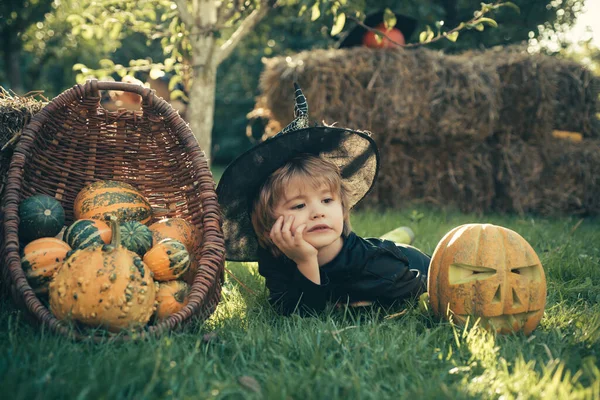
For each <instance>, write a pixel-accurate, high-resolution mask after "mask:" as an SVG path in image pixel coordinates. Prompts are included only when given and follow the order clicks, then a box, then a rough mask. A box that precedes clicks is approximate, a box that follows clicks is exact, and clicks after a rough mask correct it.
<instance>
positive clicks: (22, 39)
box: [0, 0, 597, 164]
mask: <svg viewBox="0 0 600 400" xmlns="http://www.w3.org/2000/svg"><path fill="white" fill-rule="evenodd" d="M587 1H590V0H587ZM91 2H92V0H79V1H76V0H13V1H8V2H2V4H1V5H0V38H1V39H2V43H3V46H2V48H1V49H0V53H1V55H2V57H1V58H0V86H3V87H5V88H10V89H13V90H15V91H16V92H17V93H20V94H22V93H25V92H28V91H33V90H42V91H44V94H45V96H46V97H48V98H52V97H54V96H56V95H57V94H59V93H60V92H62V91H63V90H65V89H67V88H69V87H71V86H72V85H73V84H75V74H76V72H75V71H73V69H72V67H73V65H75V64H77V63H83V64H85V65H89V66H91V67H97V66H98V62H99V60H100V59H102V58H109V59H111V60H112V61H113V62H115V63H121V64H123V65H128V63H129V60H131V59H136V58H148V59H151V60H153V61H155V62H160V61H162V60H163V59H164V55H163V49H162V46H161V45H160V38H148V37H146V35H144V34H143V33H141V32H133V31H132V30H131V29H129V28H128V27H127V26H126V25H121V24H120V23H118V22H116V21H113V22H112V23H111V22H110V20H109V23H106V22H105V25H104V26H101V25H96V26H94V25H93V24H84V23H83V22H82V21H83V20H85V19H86V18H87V19H89V17H90V15H89V13H88V12H87V10H86V9H87V7H88V6H89V4H90V3H91ZM584 2H585V0H537V1H530V0H516V1H514V3H516V4H517V5H518V6H519V7H520V9H521V12H520V13H518V14H517V13H516V12H515V11H514V10H512V9H511V8H502V9H500V10H499V11H497V12H496V13H495V14H494V16H493V17H494V18H495V19H496V21H497V22H498V23H499V27H498V28H494V29H486V30H485V31H483V32H478V31H476V30H471V31H464V32H463V33H461V35H460V38H459V40H458V41H457V42H455V43H452V42H449V41H447V40H443V41H439V42H437V43H434V44H431V45H430V48H432V49H440V50H444V51H447V52H459V51H463V50H465V49H474V48H489V47H492V46H497V45H508V44H514V43H521V42H524V41H528V40H532V39H533V40H539V41H541V40H542V39H551V40H554V41H559V42H560V41H561V40H562V39H563V33H564V32H565V31H566V30H567V29H568V27H569V26H570V25H572V24H573V23H574V21H575V18H576V15H577V13H578V12H579V11H580V10H581V8H582V6H583V5H584ZM306 3H311V1H308V2H307V1H302V0H286V1H280V2H279V4H280V5H279V6H278V7H276V8H275V9H274V10H272V11H271V12H270V13H269V15H267V17H266V18H265V19H264V20H263V21H262V22H261V23H260V24H259V25H258V27H257V28H256V29H255V30H254V31H253V32H252V33H251V34H250V35H249V36H248V37H246V38H245V39H244V40H243V42H242V43H241V44H240V45H239V46H238V47H237V48H236V50H235V51H234V53H233V54H232V56H231V57H230V58H228V59H227V60H225V62H224V63H223V64H221V66H220V68H219V72H218V80H217V93H216V107H215V110H216V111H215V124H214V128H213V162H215V163H220V164H226V163H227V162H229V161H230V160H231V159H232V158H233V157H235V156H236V155H237V154H239V153H240V152H241V151H243V150H245V149H246V148H248V147H250V146H251V144H252V143H251V141H250V140H249V139H248V138H247V137H246V135H245V130H246V123H247V120H246V114H247V113H248V112H249V111H251V110H252V108H253V106H254V99H255V96H257V95H258V89H257V87H258V80H259V76H260V73H261V71H262V61H261V60H262V58H263V57H272V56H277V55H287V54H293V53H296V52H299V51H302V50H307V49H313V48H326V47H331V46H334V45H335V43H336V38H332V37H331V36H330V35H329V32H330V30H331V26H332V23H333V21H332V17H331V15H325V14H324V15H323V16H322V17H321V18H319V19H317V20H316V21H311V18H310V12H304V13H301V7H302V5H306ZM312 3H314V2H312ZM357 3H360V2H358V1H357ZM363 3H364V10H365V13H367V14H368V13H369V12H373V11H376V10H380V9H382V8H385V7H390V8H391V9H392V10H393V11H396V12H399V13H401V14H405V15H410V16H412V17H414V18H416V19H417V20H418V21H419V25H418V28H417V33H415V35H414V36H413V38H412V41H417V37H418V32H420V31H422V30H424V29H425V27H426V26H427V25H429V26H430V27H432V28H433V29H434V30H435V29H436V22H437V21H444V26H445V27H447V28H451V27H454V26H456V25H457V24H458V23H459V22H461V21H466V20H468V19H470V18H471V17H472V14H473V11H474V10H477V9H479V7H480V1H478V0H423V1H411V2H402V4H401V5H398V2H396V1H389V0H374V1H368V2H366V1H365V2H363ZM300 14H301V15H300ZM352 25H353V22H352V21H347V27H346V29H348V28H349V27H351V26H352ZM565 47H566V46H564V47H563V48H562V49H561V51H560V52H563V53H566V50H565ZM590 52H592V53H597V49H595V48H590ZM15 60H17V61H15ZM15 62H16V65H17V66H18V69H17V72H18V73H19V74H17V73H15V70H14V69H11V68H9V67H10V66H11V65H13V66H14V65H15ZM17 75H19V76H17ZM115 77H116V76H115ZM139 77H140V78H144V76H143V75H142V76H139Z"/></svg>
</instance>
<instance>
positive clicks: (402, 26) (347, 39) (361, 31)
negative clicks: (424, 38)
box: [337, 11, 417, 49]
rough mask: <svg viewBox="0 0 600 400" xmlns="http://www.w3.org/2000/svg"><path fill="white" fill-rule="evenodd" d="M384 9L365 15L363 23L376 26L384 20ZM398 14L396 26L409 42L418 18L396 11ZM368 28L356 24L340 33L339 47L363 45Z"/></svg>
mask: <svg viewBox="0 0 600 400" xmlns="http://www.w3.org/2000/svg"><path fill="white" fill-rule="evenodd" d="M383 15H384V11H377V12H375V13H372V14H369V15H367V16H366V17H365V20H364V21H363V24H365V25H366V26H368V27H370V28H375V27H376V26H377V25H379V24H381V23H382V22H383ZM394 15H395V16H396V25H395V28H398V29H399V30H400V32H402V35H404V39H405V40H406V42H407V43H408V39H409V38H410V37H411V35H412V34H413V33H414V31H415V29H416V28H417V20H416V19H414V18H412V17H409V16H406V15H402V14H398V13H394ZM367 32H368V30H367V29H366V28H364V27H363V26H361V25H358V24H356V25H355V26H354V27H353V28H351V29H350V30H348V31H347V32H346V33H344V34H342V35H340V36H341V39H340V41H339V42H338V45H337V47H338V48H340V49H341V48H346V47H354V46H362V41H363V37H364V36H365V33H367Z"/></svg>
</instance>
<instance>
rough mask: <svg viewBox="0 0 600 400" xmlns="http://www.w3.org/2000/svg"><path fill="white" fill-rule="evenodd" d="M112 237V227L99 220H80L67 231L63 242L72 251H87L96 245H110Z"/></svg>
mask: <svg viewBox="0 0 600 400" xmlns="http://www.w3.org/2000/svg"><path fill="white" fill-rule="evenodd" d="M111 237H112V232H111V230H110V227H109V226H108V225H107V224H106V223H105V222H103V221H100V220H97V219H80V220H77V221H75V222H73V224H72V225H71V226H69V227H68V228H67V230H65V233H64V236H63V240H64V241H65V242H67V243H68V244H69V246H71V248H72V249H85V248H86V247H89V246H92V245H95V244H108V243H110V239H111Z"/></svg>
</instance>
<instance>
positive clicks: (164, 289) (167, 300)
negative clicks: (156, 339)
mask: <svg viewBox="0 0 600 400" xmlns="http://www.w3.org/2000/svg"><path fill="white" fill-rule="evenodd" d="M189 294H190V287H189V285H188V284H187V283H185V282H183V281H169V282H161V283H160V286H159V287H158V292H157V293H156V302H157V303H158V304H157V305H156V313H155V314H154V315H155V318H156V319H157V320H158V321H160V320H163V319H165V318H167V317H168V316H169V315H172V314H175V313H176V312H179V311H180V310H181V309H183V307H185V306H186V305H187V304H188V301H189Z"/></svg>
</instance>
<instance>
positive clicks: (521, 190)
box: [493, 134, 545, 214]
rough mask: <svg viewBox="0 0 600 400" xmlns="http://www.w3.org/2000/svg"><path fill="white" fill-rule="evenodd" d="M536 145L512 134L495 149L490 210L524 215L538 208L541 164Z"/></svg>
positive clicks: (542, 168)
mask: <svg viewBox="0 0 600 400" xmlns="http://www.w3.org/2000/svg"><path fill="white" fill-rule="evenodd" d="M539 149H540V147H539V145H534V144H530V143H527V142H526V141H525V140H524V139H522V138H520V137H519V136H517V135H515V134H506V135H504V136H503V137H502V138H501V141H500V142H499V143H498V144H497V145H496V148H495V151H494V164H495V165H496V173H495V179H496V181H497V183H498V184H497V186H496V194H497V196H496V198H495V199H494V204H493V208H494V209H496V210H499V211H506V212H517V213H519V214H524V213H526V212H532V211H535V210H537V209H538V208H539V206H540V191H539V187H538V185H539V184H540V182H541V179H542V174H543V171H544V167H545V165H544V160H543V157H542V154H541V152H540V150H539Z"/></svg>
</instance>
